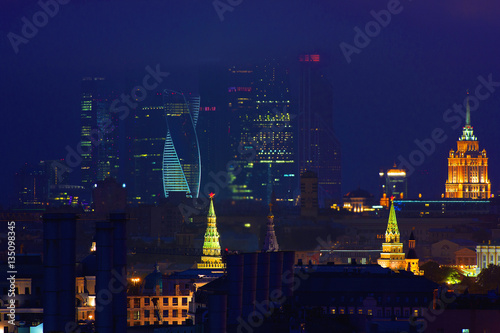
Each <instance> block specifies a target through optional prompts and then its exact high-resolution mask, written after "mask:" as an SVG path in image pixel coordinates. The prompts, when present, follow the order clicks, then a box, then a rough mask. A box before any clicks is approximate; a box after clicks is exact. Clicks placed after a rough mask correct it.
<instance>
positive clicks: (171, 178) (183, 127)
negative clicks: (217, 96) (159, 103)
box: [162, 90, 201, 198]
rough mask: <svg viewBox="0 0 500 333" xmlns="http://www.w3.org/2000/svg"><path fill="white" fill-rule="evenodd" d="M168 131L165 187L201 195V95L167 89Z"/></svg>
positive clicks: (164, 98)
mask: <svg viewBox="0 0 500 333" xmlns="http://www.w3.org/2000/svg"><path fill="white" fill-rule="evenodd" d="M163 101H164V105H165V119H166V121H167V134H166V138H165V145H164V149H163V163H162V167H163V190H164V195H165V197H166V198H168V197H169V195H170V194H171V193H172V192H182V193H185V194H186V196H187V197H190V198H197V197H198V195H199V193H200V181H201V158H200V149H199V144H198V136H197V134H196V124H197V122H198V113H199V109H200V97H199V96H194V95H191V94H183V93H180V92H176V91H173V90H165V91H164V92H163Z"/></svg>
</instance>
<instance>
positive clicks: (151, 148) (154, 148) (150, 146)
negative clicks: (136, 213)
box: [127, 93, 167, 204]
mask: <svg viewBox="0 0 500 333" xmlns="http://www.w3.org/2000/svg"><path fill="white" fill-rule="evenodd" d="M150 95H151V96H148V98H147V100H145V101H144V102H143V103H142V104H141V107H138V108H137V109H136V112H135V114H134V119H131V120H130V123H131V124H132V126H133V135H132V138H131V140H130V141H131V145H132V147H131V152H132V154H131V161H130V162H131V166H130V167H131V176H132V177H131V179H133V180H134V182H133V184H130V185H131V186H130V187H131V191H130V192H131V196H130V197H131V198H130V199H131V200H132V202H134V203H146V204H157V203H158V202H159V200H160V198H163V197H164V191H163V168H162V163H163V149H164V146H165V139H166V134H167V125H166V123H165V108H164V106H163V95H162V94H161V93H155V94H150ZM142 105H144V106H142ZM128 185H129V184H127V187H129V186H128ZM132 185H133V186H132Z"/></svg>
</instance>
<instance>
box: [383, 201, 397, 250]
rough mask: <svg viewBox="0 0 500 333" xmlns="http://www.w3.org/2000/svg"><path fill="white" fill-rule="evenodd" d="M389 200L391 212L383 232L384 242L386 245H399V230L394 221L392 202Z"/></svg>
mask: <svg viewBox="0 0 500 333" xmlns="http://www.w3.org/2000/svg"><path fill="white" fill-rule="evenodd" d="M393 200H394V199H393V198H391V210H390V212H389V220H388V221H387V230H386V232H385V241H386V242H387V243H394V242H396V243H399V236H400V234H399V228H398V221H397V220H396V212H395V211H394V202H393Z"/></svg>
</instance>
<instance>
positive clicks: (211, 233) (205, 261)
mask: <svg viewBox="0 0 500 333" xmlns="http://www.w3.org/2000/svg"><path fill="white" fill-rule="evenodd" d="M213 198H214V194H213V193H211V194H210V208H209V209H208V217H207V220H208V222H207V230H206V231H205V240H204V242H203V256H202V257H201V263H199V264H198V268H207V269H212V268H225V267H226V265H225V264H224V263H223V262H222V256H221V251H220V243H219V237H220V236H219V232H218V231H217V217H216V216H215V209H214V199H213Z"/></svg>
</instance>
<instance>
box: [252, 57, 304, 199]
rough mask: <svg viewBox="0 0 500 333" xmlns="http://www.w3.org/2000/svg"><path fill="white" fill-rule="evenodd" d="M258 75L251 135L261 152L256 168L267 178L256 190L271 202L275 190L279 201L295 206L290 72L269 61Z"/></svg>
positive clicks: (255, 164) (257, 157)
mask: <svg viewBox="0 0 500 333" xmlns="http://www.w3.org/2000/svg"><path fill="white" fill-rule="evenodd" d="M255 72H256V82H255V117H254V118H253V119H252V121H253V124H252V130H251V131H250V133H251V140H252V142H253V145H254V146H255V148H256V150H257V156H256V158H255V163H254V169H256V170H260V173H261V174H263V175H265V176H266V177H263V178H264V179H261V180H260V181H261V183H260V184H259V183H257V184H255V186H254V190H255V192H256V194H257V195H258V196H259V197H260V198H262V199H264V200H265V201H267V202H271V193H272V191H273V190H274V193H275V195H276V201H278V202H280V201H281V202H287V203H290V204H292V203H293V199H294V198H293V192H294V190H295V189H296V188H297V187H298V178H297V164H296V159H295V157H296V156H295V144H294V128H295V127H294V125H295V121H296V120H294V116H293V115H292V112H291V110H290V99H291V98H290V82H289V71H288V69H287V68H285V67H284V66H283V65H282V64H280V62H279V61H276V60H267V61H266V62H265V63H264V64H263V65H260V66H257V68H256V71H255ZM257 181H259V180H257Z"/></svg>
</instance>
